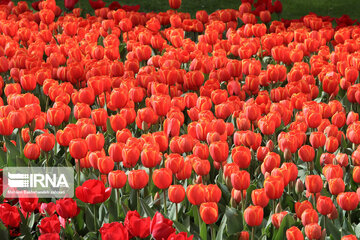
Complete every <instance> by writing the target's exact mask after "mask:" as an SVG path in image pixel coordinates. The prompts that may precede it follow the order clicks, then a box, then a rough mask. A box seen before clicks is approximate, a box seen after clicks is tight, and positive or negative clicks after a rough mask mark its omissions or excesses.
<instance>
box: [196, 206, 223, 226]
mask: <svg viewBox="0 0 360 240" xmlns="http://www.w3.org/2000/svg"><path fill="white" fill-rule="evenodd" d="M199 212H200V217H201V219H202V220H203V221H204V222H205V223H206V224H213V223H215V222H216V221H217V219H218V216H219V211H218V205H217V203H215V202H206V203H202V204H201V205H200V211H199Z"/></svg>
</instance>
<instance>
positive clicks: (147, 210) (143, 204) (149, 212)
mask: <svg viewBox="0 0 360 240" xmlns="http://www.w3.org/2000/svg"><path fill="white" fill-rule="evenodd" d="M140 205H141V208H142V209H143V211H144V212H145V214H146V216H148V217H153V216H154V215H155V211H154V210H153V209H152V208H150V207H149V204H148V203H146V202H145V201H144V199H142V198H140Z"/></svg>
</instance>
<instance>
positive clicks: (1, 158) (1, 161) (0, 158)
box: [0, 150, 7, 169]
mask: <svg viewBox="0 0 360 240" xmlns="http://www.w3.org/2000/svg"><path fill="white" fill-rule="evenodd" d="M5 167H7V165H6V153H5V152H4V151H2V150H1V151H0V169H3V168H5Z"/></svg>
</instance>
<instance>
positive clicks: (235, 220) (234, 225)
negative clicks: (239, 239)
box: [225, 207, 244, 235]
mask: <svg viewBox="0 0 360 240" xmlns="http://www.w3.org/2000/svg"><path fill="white" fill-rule="evenodd" d="M225 217H226V219H227V224H226V225H227V233H228V234H229V235H232V234H235V233H238V232H241V231H242V230H243V227H244V226H243V215H242V213H241V212H239V211H237V210H236V209H235V208H230V207H226V210H225Z"/></svg>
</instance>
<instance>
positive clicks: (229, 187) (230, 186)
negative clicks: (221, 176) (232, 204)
mask: <svg viewBox="0 0 360 240" xmlns="http://www.w3.org/2000/svg"><path fill="white" fill-rule="evenodd" d="M225 184H226V186H227V187H228V189H232V188H233V186H232V184H231V177H225Z"/></svg>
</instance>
